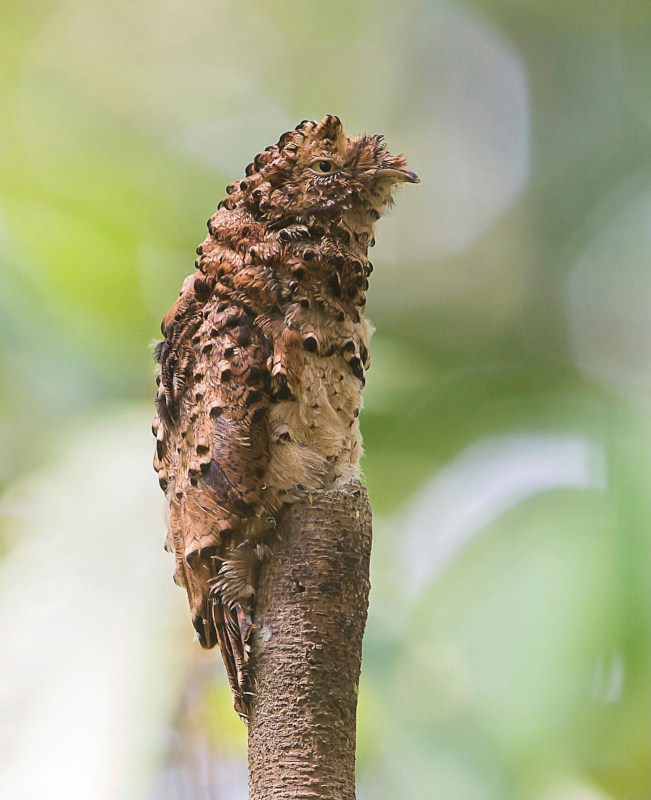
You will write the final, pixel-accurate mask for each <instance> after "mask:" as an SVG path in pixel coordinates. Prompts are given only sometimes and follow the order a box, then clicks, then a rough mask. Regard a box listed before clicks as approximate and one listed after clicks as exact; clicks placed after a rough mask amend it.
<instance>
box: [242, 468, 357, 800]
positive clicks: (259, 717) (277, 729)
mask: <svg viewBox="0 0 651 800" xmlns="http://www.w3.org/2000/svg"><path fill="white" fill-rule="evenodd" d="M278 533H279V540H278V542H277V543H276V545H275V546H274V548H273V555H272V556H271V557H270V558H269V559H268V560H267V562H266V563H265V566H264V567H263V571H262V574H261V576H260V581H259V584H258V595H257V601H256V619H255V621H256V625H257V630H256V636H255V640H254V643H253V652H252V661H251V663H252V675H253V682H254V683H253V685H254V699H253V703H252V709H251V718H250V722H249V788H250V800H279V799H280V798H292V799H293V800H314V799H315V798H321V799H322V798H328V800H354V798H355V726H356V712H357V690H358V682H359V674H360V668H361V661H362V637H363V635H364V628H365V625H366V615H367V609H368V594H369V589H370V582H369V560H370V554H371V509H370V506H369V502H368V495H367V493H366V489H365V487H364V486H363V484H361V483H359V482H358V481H355V482H353V483H350V484H347V485H346V486H344V487H341V488H337V489H332V490H328V491H321V492H317V493H315V494H314V495H313V496H312V502H311V503H309V502H306V503H303V504H301V505H292V506H288V507H287V508H286V509H285V510H284V511H283V512H282V514H281V515H280V519H279V524H278Z"/></svg>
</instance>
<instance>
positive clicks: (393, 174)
mask: <svg viewBox="0 0 651 800" xmlns="http://www.w3.org/2000/svg"><path fill="white" fill-rule="evenodd" d="M373 177H374V178H393V179H394V180H395V181H405V182H406V183H420V178H419V177H418V175H416V173H415V172H412V171H411V170H410V169H394V168H387V169H378V170H376V172H375V175H374V176H373Z"/></svg>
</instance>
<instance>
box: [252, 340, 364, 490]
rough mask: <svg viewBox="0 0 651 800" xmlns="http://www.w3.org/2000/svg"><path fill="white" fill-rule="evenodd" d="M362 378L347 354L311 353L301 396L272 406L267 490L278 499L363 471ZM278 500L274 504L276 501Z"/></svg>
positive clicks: (306, 357) (304, 366)
mask: <svg viewBox="0 0 651 800" xmlns="http://www.w3.org/2000/svg"><path fill="white" fill-rule="evenodd" d="M361 388H362V382H361V381H360V380H359V378H356V377H355V376H354V375H353V374H351V372H350V367H349V366H348V364H347V363H346V361H345V360H344V358H343V356H340V355H337V356H331V357H328V358H326V357H322V356H319V355H317V354H313V353H308V352H306V353H305V354H304V356H303V364H302V369H301V372H300V386H299V387H298V388H297V391H296V392H295V399H293V400H282V401H280V402H278V403H275V404H273V405H272V406H271V408H270V417H269V422H270V433H271V459H270V464H269V468H268V470H267V480H266V483H267V487H268V489H267V491H268V493H269V495H270V499H271V498H272V497H273V498H274V499H275V500H277V503H278V504H282V503H283V502H288V501H290V502H291V501H292V500H294V499H297V496H300V495H303V494H304V493H305V491H306V490H307V491H312V490H314V489H317V488H319V487H320V486H324V485H331V484H333V483H336V482H341V481H346V480H349V479H351V478H352V477H354V476H355V475H356V474H357V472H358V466H357V465H358V462H359V458H360V455H361V451H362V440H361V435H360V431H359V412H360V409H361V404H362V400H361ZM275 504H276V503H275V501H272V503H271V505H275Z"/></svg>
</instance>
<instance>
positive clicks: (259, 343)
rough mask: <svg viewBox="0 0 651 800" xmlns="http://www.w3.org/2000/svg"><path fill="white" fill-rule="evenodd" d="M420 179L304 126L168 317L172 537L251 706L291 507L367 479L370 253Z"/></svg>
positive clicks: (198, 622)
mask: <svg viewBox="0 0 651 800" xmlns="http://www.w3.org/2000/svg"><path fill="white" fill-rule="evenodd" d="M404 181H407V182H411V183H414V182H417V181H418V178H417V177H416V176H415V175H414V173H413V172H410V171H409V170H408V169H407V166H406V162H405V159H404V157H403V156H392V155H390V154H389V152H388V151H387V149H386V147H385V145H384V144H383V141H382V138H381V137H379V136H359V137H355V138H348V137H346V134H345V132H344V130H343V127H342V125H341V122H340V121H339V119H338V118H337V117H332V116H327V117H325V118H324V119H323V120H322V121H321V122H320V123H316V122H310V121H304V122H302V123H301V124H300V125H298V126H297V128H296V129H295V130H294V131H289V132H287V133H285V134H283V135H282V136H281V137H280V139H279V141H278V143H277V144H275V145H272V146H270V147H268V148H267V149H266V150H265V151H264V152H262V153H260V154H259V155H257V156H256V157H255V160H254V161H253V163H252V164H249V165H248V167H247V168H246V177H245V178H244V179H243V180H241V181H238V182H236V183H232V184H230V185H229V186H228V187H227V192H228V197H227V198H226V199H225V200H222V201H221V203H220V204H219V206H218V210H217V212H216V213H215V214H214V215H213V216H212V217H211V219H210V220H209V221H208V230H209V235H208V236H207V238H206V239H205V241H204V242H203V243H202V244H201V245H199V247H198V248H197V253H198V255H199V258H198V259H197V262H196V266H197V267H198V271H197V272H195V273H194V274H192V275H190V276H189V277H188V278H186V280H185V282H184V284H183V287H182V289H181V294H180V297H179V299H178V300H177V302H176V303H175V304H174V306H172V308H171V309H170V311H169V312H168V314H167V315H166V316H165V319H164V320H163V324H162V332H163V335H164V337H165V338H164V340H163V341H162V342H160V344H159V345H158V346H157V348H156V358H157V361H158V362H159V363H160V376H159V379H158V384H159V388H158V396H157V406H158V414H157V416H156V418H155V420H154V425H153V431H154V435H155V436H156V456H155V459H154V466H155V469H156V470H157V471H158V476H159V481H160V484H161V487H162V488H163V489H164V491H165V493H166V495H167V498H168V502H169V533H168V540H167V547H168V549H170V550H173V551H174V553H175V555H176V571H175V580H176V582H177V583H178V584H180V585H181V586H183V587H185V589H186V590H187V593H188V598H189V601H190V607H191V610H192V616H193V622H194V626H195V628H196V630H197V633H198V635H199V639H200V641H201V644H202V646H203V647H213V646H214V645H215V644H219V647H220V649H221V652H222V656H223V659H224V663H225V665H226V671H227V673H228V676H229V681H230V684H231V688H232V691H233V699H234V704H235V708H236V710H237V711H238V712H239V713H240V714H241V715H242V716H245V717H246V716H247V705H248V701H247V695H248V693H249V692H250V686H249V683H248V675H247V662H248V652H249V645H248V640H249V636H250V631H251V626H252V621H251V619H252V616H251V615H252V611H253V603H254V596H255V587H256V580H257V572H258V569H259V566H260V563H261V561H262V560H263V559H264V558H265V557H266V556H267V555H268V553H269V548H268V546H267V541H268V539H269V536H270V532H271V531H272V530H273V528H274V524H275V523H274V514H275V513H276V512H277V511H278V509H280V508H281V506H282V505H283V504H285V503H292V502H295V501H297V500H299V499H301V498H302V497H304V496H306V495H307V494H309V493H310V492H311V491H314V490H316V489H317V488H319V487H322V486H327V485H332V484H334V483H335V482H345V481H346V480H348V479H350V478H352V477H353V476H355V475H356V473H357V463H358V460H359V456H360V452H361V438H360V434H359V423H358V415H359V411H360V408H361V397H360V392H361V389H362V387H363V386H364V380H365V379H364V373H365V370H366V369H367V368H368V366H369V355H368V343H369V339H370V336H371V333H372V329H371V327H370V326H369V324H368V323H367V322H366V321H365V320H364V318H363V316H362V313H363V310H364V305H365V302H366V289H367V288H368V277H369V275H370V274H371V271H372V268H373V267H372V264H371V263H370V261H369V260H368V247H369V246H372V245H373V244H374V227H375V223H376V222H377V220H378V219H379V218H380V216H381V215H382V213H383V212H384V211H385V209H386V208H387V207H388V206H389V205H390V204H391V201H392V193H393V190H394V189H395V187H396V185H398V184H399V183H401V182H404Z"/></svg>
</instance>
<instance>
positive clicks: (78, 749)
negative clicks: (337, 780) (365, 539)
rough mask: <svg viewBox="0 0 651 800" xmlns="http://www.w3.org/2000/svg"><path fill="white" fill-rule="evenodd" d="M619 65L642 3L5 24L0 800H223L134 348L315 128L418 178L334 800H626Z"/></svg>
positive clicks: (627, 99)
mask: <svg viewBox="0 0 651 800" xmlns="http://www.w3.org/2000/svg"><path fill="white" fill-rule="evenodd" d="M650 54H651V5H650V4H649V3H647V2H642V0H619V2H618V3H616V4H614V3H610V4H603V3H602V4H595V3H591V2H586V1H585V0H582V1H581V2H573V3H567V2H563V3H561V2H557V0H538V1H537V2H535V3H532V2H529V1H528V0H527V2H525V0H482V1H481V2H476V3H474V4H473V3H469V2H443V1H441V2H435V0H405V2H402V3H400V4H397V3H389V2H384V1H383V2H370V0H356V2H354V3H350V2H343V0H332V2H330V3H327V4H324V3H315V2H297V0H281V1H280V2H274V3H269V2H262V0H255V1H254V0H238V2H233V1H232V0H229V1H228V2H227V1H226V0H186V1H185V2H180V0H163V2H160V1H157V2H154V0H110V1H109V0H70V1H69V2H62V1H61V0H49V2H45V1H44V0H20V1H19V0H3V3H2V47H1V48H0V57H1V58H2V70H1V71H0V80H1V81H2V97H1V103H2V126H3V127H2V162H1V186H0V258H1V265H0V390H1V391H0V448H1V452H2V458H1V459H0V482H1V484H2V486H3V487H4V500H2V506H1V509H2V513H3V516H2V520H1V521H0V536H1V540H0V543H1V545H2V547H1V550H0V552H1V553H2V558H3V561H2V562H0V650H1V651H2V659H0V661H1V664H2V666H0V685H1V692H0V734H1V736H2V740H3V746H2V750H1V752H0V765H1V767H0V775H1V776H2V777H1V778H0V786H1V787H3V789H2V792H1V793H2V796H3V797H7V798H12V800H13V798H16V799H18V798H20V800H32V798H34V800H35V798H37V797H41V796H43V793H44V792H45V793H46V794H47V795H48V797H52V798H58V797H61V798H62V799H63V798H66V800H68V799H69V798H76V797H79V798H80V800H81V798H83V800H94V798H107V800H108V799H109V798H111V799H112V798H134V800H136V798H137V799H138V800H174V799H175V798H177V797H194V796H197V797H200V796H204V795H202V792H205V791H212V793H213V796H215V797H219V796H224V797H226V796H228V797H229V798H231V800H232V798H238V797H240V798H241V797H245V796H246V788H245V776H246V770H245V766H244V762H243V753H244V749H243V748H244V743H245V736H244V730H243V728H242V727H241V726H240V725H239V722H238V720H237V718H236V717H235V715H234V714H232V713H231V712H230V709H229V705H230V703H229V699H228V691H227V689H226V685H225V683H224V681H223V677H222V673H221V668H220V667H219V665H215V661H214V659H213V658H212V657H205V656H202V655H199V654H198V653H197V648H196V646H195V647H194V648H193V647H192V646H191V643H190V640H191V634H190V626H189V622H188V619H187V615H186V614H185V610H184V607H183V605H184V598H183V596H182V592H180V591H179V590H175V589H174V587H173V586H172V585H171V578H170V574H169V573H171V569H172V564H171V563H170V561H169V558H168V557H166V556H165V555H164V554H163V553H162V541H163V536H164V532H163V528H164V525H163V518H162V505H161V504H160V502H157V501H156V499H155V498H156V492H157V491H158V490H157V487H156V482H155V476H154V474H153V472H150V465H149V455H148V449H149V448H148V445H147V435H148V434H147V413H146V412H145V411H143V407H142V404H143V402H145V401H147V402H148V401H149V398H150V397H151V396H152V394H153V369H152V367H151V361H150V353H149V349H148V346H149V344H150V342H151V341H152V340H153V339H154V338H155V337H156V336H157V331H158V325H159V321H160V318H161V316H162V314H163V313H164V312H165V311H166V309H167V308H168V307H169V305H170V304H171V303H172V301H173V299H174V297H175V296H176V292H177V291H178V288H179V286H180V284H181V281H182V279H183V277H184V276H185V275H186V274H187V273H188V272H190V271H191V270H192V262H193V258H194V255H193V252H194V248H195V246H196V244H197V243H198V242H199V241H201V240H202V239H203V237H204V232H205V227H204V221H205V220H206V219H207V218H208V216H209V215H210V214H211V213H212V212H213V210H214V208H215V205H216V203H217V201H218V200H219V199H220V198H221V197H222V195H223V189H224V185H225V184H226V183H227V182H228V181H230V180H232V179H234V178H236V177H237V176H239V175H241V174H242V172H243V168H244V166H245V164H246V163H248V161H250V160H251V158H252V156H253V155H255V153H257V152H258V151H259V150H260V149H262V148H263V147H265V146H266V145H267V144H269V143H271V142H272V141H275V140H276V139H277V138H278V136H279V134H280V133H282V132H283V131H284V130H285V129H287V128H289V127H293V126H294V125H295V124H296V123H297V122H298V121H300V120H301V119H303V118H313V117H317V118H320V117H321V116H322V115H323V114H325V113H335V114H338V115H340V116H341V118H342V119H343V120H344V122H345V123H346V125H347V126H348V128H349V130H350V131H352V132H362V131H368V132H381V133H384V134H385V135H386V137H387V140H388V143H389V145H390V147H391V149H392V150H394V151H403V152H405V153H406V154H407V156H408V158H409V163H410V166H412V167H413V169H415V170H416V171H417V172H418V173H419V175H420V176H421V179H422V184H421V186H419V187H416V188H411V189H410V191H408V192H405V193H404V195H400V196H399V198H398V208H397V209H396V211H395V212H394V213H393V214H392V215H390V216H389V217H388V218H387V219H385V220H383V221H382V223H381V226H380V229H379V234H378V245H377V248H376V250H375V252H374V253H373V261H374V263H375V267H376V269H375V272H374V275H373V281H372V286H371V291H370V294H369V315H370V316H371V318H372V319H373V321H374V323H375V324H376V325H377V327H378V333H377V335H376V338H375V339H374V342H373V348H372V357H373V367H372V369H371V371H370V373H369V380H368V387H367V391H366V398H365V404H366V409H365V411H364V413H363V416H362V428H363V433H364V436H365V445H366V456H365V459H364V471H365V475H366V478H367V481H368V484H369V488H370V491H371V497H372V501H373V505H374V509H375V514H376V543H375V550H374V556H373V567H372V569H373V575H372V578H373V593H372V597H371V613H370V619H369V628H368V634H367V639H366V646H365V655H364V672H363V678H362V683H361V687H360V732H359V784H360V789H359V796H360V798H363V800H385V798H386V800H394V798H403V797H410V798H415V799H417V798H423V800H425V799H427V800H437V799H440V800H528V799H529V798H531V800H604V799H605V798H612V799H615V798H616V799H617V800H643V798H647V797H649V795H650V792H651V788H650V787H649V758H648V739H649V727H650V726H649V667H650V664H649V661H650V659H649V636H648V622H649V619H648V617H649V613H648V610H649V603H648V600H649V597H648V594H649V592H648V584H649V581H648V567H649V535H648V531H649V524H650V522H651V508H650V507H649V506H650V492H649V486H650V481H651V464H650V461H649V441H650V439H649V422H650V416H649V391H650V390H651V381H650V379H649V375H650V374H651V373H650V371H649V367H650V363H651V361H650V356H651V336H650V334H649V332H650V330H651V291H650V290H651V285H650V284H651V236H650V235H649V231H650V230H651V202H650V200H649V198H650V197H651V155H650V154H651V150H650V148H649V141H650V140H651V100H650V99H649V98H650V97H651V95H649V92H648V87H649V85H650V84H651V55H650ZM143 437H144V438H143ZM152 492H153V494H152ZM150 495H151V496H150ZM160 499H161V498H159V501H160ZM148 553H149V555H148ZM181 675H185V676H186V677H185V678H184V679H181ZM59 722H60V724H59ZM2 781H4V784H3V783H2ZM44 787H46V788H44Z"/></svg>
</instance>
